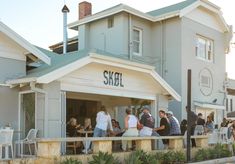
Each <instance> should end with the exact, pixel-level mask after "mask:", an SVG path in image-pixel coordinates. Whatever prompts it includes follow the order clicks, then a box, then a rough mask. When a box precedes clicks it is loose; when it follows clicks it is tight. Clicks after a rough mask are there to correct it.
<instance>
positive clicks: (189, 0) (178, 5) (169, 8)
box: [146, 0, 198, 16]
mask: <svg viewBox="0 0 235 164" xmlns="http://www.w3.org/2000/svg"><path fill="white" fill-rule="evenodd" d="M197 1H198V0H185V1H182V2H179V3H175V4H172V5H169V6H165V7H162V8H159V9H156V10H152V11H149V12H147V13H146V14H149V15H152V16H159V15H162V14H166V13H169V12H173V11H178V10H182V9H183V8H185V7H187V6H189V5H191V4H193V3H194V2H197Z"/></svg>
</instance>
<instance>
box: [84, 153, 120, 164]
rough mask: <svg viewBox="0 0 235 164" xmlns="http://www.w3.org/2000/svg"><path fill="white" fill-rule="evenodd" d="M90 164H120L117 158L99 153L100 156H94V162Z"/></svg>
mask: <svg viewBox="0 0 235 164" xmlns="http://www.w3.org/2000/svg"><path fill="white" fill-rule="evenodd" d="M88 163H89V164H111V163H112V164H120V161H119V160H118V159H117V158H114V157H113V155H112V154H108V153H103V152H99V154H98V155H92V160H91V161H89V162H88Z"/></svg>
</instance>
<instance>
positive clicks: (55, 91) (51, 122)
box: [43, 82, 62, 138]
mask: <svg viewBox="0 0 235 164" xmlns="http://www.w3.org/2000/svg"><path fill="white" fill-rule="evenodd" d="M43 89H44V90H45V91H46V92H47V93H48V112H47V114H48V127H47V128H48V137H49V138H50V137H51V138H53V137H55V138H57V137H61V132H62V131H61V120H62V118H61V98H60V83H59V82H51V83H49V84H45V85H44V86H43Z"/></svg>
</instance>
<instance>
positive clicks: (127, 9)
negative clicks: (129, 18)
mask: <svg viewBox="0 0 235 164" xmlns="http://www.w3.org/2000/svg"><path fill="white" fill-rule="evenodd" d="M120 12H128V13H130V14H133V15H135V16H138V17H140V18H144V19H146V20H149V21H152V20H153V19H154V17H153V16H151V15H148V14H146V13H143V12H141V11H139V10H136V9H134V8H132V7H130V6H127V5H124V4H120V5H118V6H116V7H114V8H111V9H108V10H104V11H102V12H99V13H97V14H94V15H91V16H89V17H86V18H83V19H81V20H78V21H75V22H72V23H69V24H68V28H70V29H74V28H76V27H77V26H79V25H82V24H86V23H89V22H91V21H95V20H98V19H102V18H105V17H109V16H111V15H114V14H117V13H120Z"/></svg>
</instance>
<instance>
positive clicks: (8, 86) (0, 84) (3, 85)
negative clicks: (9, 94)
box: [0, 83, 11, 87]
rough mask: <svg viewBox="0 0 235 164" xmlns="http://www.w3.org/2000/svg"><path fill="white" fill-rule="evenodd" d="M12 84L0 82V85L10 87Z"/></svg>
mask: <svg viewBox="0 0 235 164" xmlns="http://www.w3.org/2000/svg"><path fill="white" fill-rule="evenodd" d="M10 86H11V85H9V84H2V83H0V87H10Z"/></svg>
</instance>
